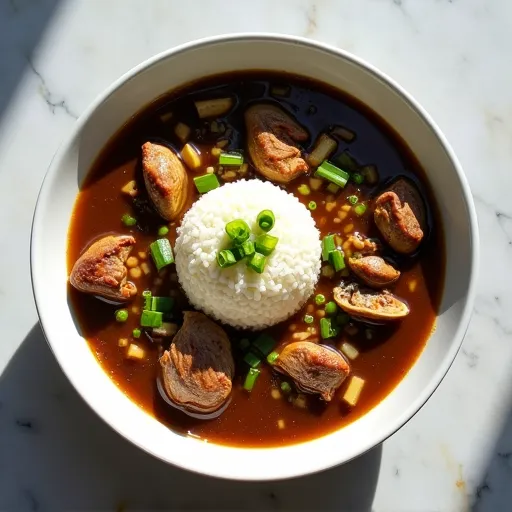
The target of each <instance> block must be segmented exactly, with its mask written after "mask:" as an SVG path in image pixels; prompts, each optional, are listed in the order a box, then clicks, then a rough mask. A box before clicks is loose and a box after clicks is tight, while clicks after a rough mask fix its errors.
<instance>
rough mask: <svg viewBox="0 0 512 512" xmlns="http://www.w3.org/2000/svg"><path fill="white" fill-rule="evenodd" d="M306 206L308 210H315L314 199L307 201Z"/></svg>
mask: <svg viewBox="0 0 512 512" xmlns="http://www.w3.org/2000/svg"><path fill="white" fill-rule="evenodd" d="M308 208H309V209H310V210H316V203H315V201H309V203H308Z"/></svg>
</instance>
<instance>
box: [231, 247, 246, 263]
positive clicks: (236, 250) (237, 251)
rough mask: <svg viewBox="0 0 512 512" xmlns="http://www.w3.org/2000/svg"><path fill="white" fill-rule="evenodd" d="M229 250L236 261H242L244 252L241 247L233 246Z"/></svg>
mask: <svg viewBox="0 0 512 512" xmlns="http://www.w3.org/2000/svg"><path fill="white" fill-rule="evenodd" d="M229 250H230V251H231V252H232V253H233V256H234V257H235V260H236V261H240V260H243V259H244V257H245V254H244V250H243V249H242V246H241V245H234V246H233V247H231V248H230V249H229Z"/></svg>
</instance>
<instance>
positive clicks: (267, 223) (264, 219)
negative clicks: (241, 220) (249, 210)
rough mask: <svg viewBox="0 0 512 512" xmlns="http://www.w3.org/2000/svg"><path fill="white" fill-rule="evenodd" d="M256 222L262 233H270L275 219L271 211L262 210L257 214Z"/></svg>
mask: <svg viewBox="0 0 512 512" xmlns="http://www.w3.org/2000/svg"><path fill="white" fill-rule="evenodd" d="M256 222H257V223H258V226H259V227H260V229H262V230H263V231H270V230H271V229H272V228H273V227H274V224H275V222H276V217H275V215H274V212H273V211H272V210H262V211H261V212H260V213H258V217H257V219H256Z"/></svg>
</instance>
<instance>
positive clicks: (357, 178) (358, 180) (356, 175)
mask: <svg viewBox="0 0 512 512" xmlns="http://www.w3.org/2000/svg"><path fill="white" fill-rule="evenodd" d="M352 181H353V182H354V183H355V184H356V185H361V183H363V181H364V178H363V175H362V174H360V173H358V172H355V173H354V174H352Z"/></svg>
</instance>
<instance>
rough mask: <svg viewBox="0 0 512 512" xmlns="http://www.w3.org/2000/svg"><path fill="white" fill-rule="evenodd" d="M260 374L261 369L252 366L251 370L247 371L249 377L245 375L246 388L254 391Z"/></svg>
mask: <svg viewBox="0 0 512 512" xmlns="http://www.w3.org/2000/svg"><path fill="white" fill-rule="evenodd" d="M259 375H260V371H259V370H258V369H257V368H250V369H249V372H248V373H247V377H245V382H244V389H245V390H246V391H249V392H250V391H252V388H253V387H254V384H255V383H256V380H257V379H258V377H259Z"/></svg>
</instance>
